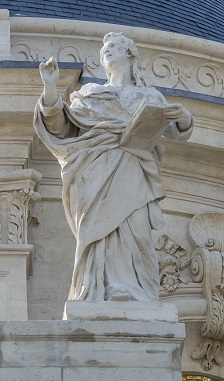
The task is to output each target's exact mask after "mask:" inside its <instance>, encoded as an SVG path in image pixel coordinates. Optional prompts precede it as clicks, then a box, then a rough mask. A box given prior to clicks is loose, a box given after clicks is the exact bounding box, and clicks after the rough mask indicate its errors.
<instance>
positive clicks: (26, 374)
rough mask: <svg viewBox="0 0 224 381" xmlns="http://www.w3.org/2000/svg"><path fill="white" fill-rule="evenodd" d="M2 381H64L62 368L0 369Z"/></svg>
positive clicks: (0, 379) (0, 380)
mask: <svg viewBox="0 0 224 381" xmlns="http://www.w3.org/2000/svg"><path fill="white" fill-rule="evenodd" d="M0 381H62V378H61V369H60V368H47V367H46V368H38V367H32V368H16V367H13V368H10V369H9V368H0Z"/></svg>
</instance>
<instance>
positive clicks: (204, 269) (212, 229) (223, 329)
mask: <svg viewBox="0 0 224 381" xmlns="http://www.w3.org/2000/svg"><path fill="white" fill-rule="evenodd" d="M190 234H191V237H192V239H193V241H194V242H195V244H196V245H198V246H199V247H198V248H197V249H195V250H194V252H193V258H192V263H191V270H192V278H193V281H194V282H196V283H198V282H203V286H204V295H205V298H206V301H207V316H206V321H205V322H204V323H203V324H202V326H201V335H202V336H203V337H205V338H207V339H205V340H203V341H202V342H201V344H200V345H199V346H198V347H197V348H196V349H195V350H194V351H193V353H192V358H194V359H201V358H204V357H205V359H204V360H203V361H202V368H203V369H204V370H210V369H211V368H212V366H213V363H214V362H216V363H217V364H218V365H220V364H221V362H222V361H221V341H222V340H224V250H223V249H224V214H221V213H213V212H210V213H202V214H199V215H196V216H195V217H194V218H193V219H192V221H191V224H190ZM206 364H207V365H206ZM206 367H207V369H205V368H206Z"/></svg>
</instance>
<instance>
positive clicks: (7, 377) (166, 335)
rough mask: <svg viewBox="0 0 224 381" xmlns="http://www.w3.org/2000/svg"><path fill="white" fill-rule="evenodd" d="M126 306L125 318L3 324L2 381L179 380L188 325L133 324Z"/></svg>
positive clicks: (167, 322)
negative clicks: (185, 328)
mask: <svg viewBox="0 0 224 381" xmlns="http://www.w3.org/2000/svg"><path fill="white" fill-rule="evenodd" d="M75 303H77V302H75ZM80 303H81V304H83V303H85V305H84V307H83V310H84V309H85V308H86V305H87V303H86V302H78V304H79V306H81V304H80ZM119 303H121V302H119ZM131 303H132V302H131ZM133 303H135V302H133ZM136 303H137V302H136ZM122 304H123V302H122V303H121V305H120V314H121V310H122ZM124 304H125V305H126V309H125V312H127V315H126V317H125V318H110V319H108V318H107V317H106V316H105V315H104V318H102V317H103V315H101V317H100V318H97V316H95V320H92V318H90V319H88V318H86V319H81V318H77V319H75V320H72V321H69V320H67V321H28V322H4V323H2V324H1V365H0V366H1V368H0V380H1V379H2V380H3V379H4V381H18V380H20V379H21V380H23V381H37V380H38V381H46V380H52V381H88V380H91V381H104V380H106V381H126V380H127V381H145V380H147V381H163V380H166V381H181V354H182V342H183V339H184V336H185V331H184V324H180V323H177V322H176V321H173V322H171V321H161V320H160V321H159V320H156V319H152V320H148V321H146V320H144V319H145V317H144V316H143V319H142V318H140V319H139V320H133V319H131V318H130V314H131V313H132V314H134V312H130V310H129V311H128V304H129V303H128V304H126V302H124ZM140 305H141V303H140V304H139V306H140ZM168 306H169V307H167V306H166V307H163V308H164V309H165V308H168V309H171V305H168ZM81 307H82V306H81ZM81 307H79V311H80V310H81ZM108 307H109V308H110V306H109V302H108ZM93 308H94V307H93ZM83 310H82V315H80V316H83ZM174 311H176V308H175V307H174ZM138 313H140V309H139V312H138ZM90 316H91V315H90ZM127 316H128V317H127ZM175 316H176V312H175ZM135 317H136V318H137V317H139V316H137V315H136V316H135ZM132 318H133V316H132ZM175 319H176V318H175Z"/></svg>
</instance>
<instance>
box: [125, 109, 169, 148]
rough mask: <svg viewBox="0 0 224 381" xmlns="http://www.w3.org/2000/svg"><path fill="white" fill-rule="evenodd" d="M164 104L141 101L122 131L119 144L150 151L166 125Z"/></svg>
mask: <svg viewBox="0 0 224 381" xmlns="http://www.w3.org/2000/svg"><path fill="white" fill-rule="evenodd" d="M166 106H167V105H161V104H149V103H145V102H144V103H142V104H141V105H140V106H139V108H138V109H137V111H136V112H135V113H134V115H133V117H132V119H131V121H130V123H129V125H128V126H127V127H126V129H125V130H124V132H123V133H122V135H121V139H120V146H121V147H127V148H135V149H143V150H147V151H150V152H152V151H153V149H154V148H155V146H156V144H157V143H158V141H159V140H160V138H161V136H162V135H163V133H164V132H165V130H166V129H167V127H168V123H167V121H166V119H165V117H164V115H163V109H164V108H165V107H166Z"/></svg>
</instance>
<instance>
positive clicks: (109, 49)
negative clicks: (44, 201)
mask: <svg viewBox="0 0 224 381" xmlns="http://www.w3.org/2000/svg"><path fill="white" fill-rule="evenodd" d="M100 58H101V64H102V65H103V67H104V68H105V71H106V75H107V78H108V81H107V83H106V84H105V85H99V84H96V83H89V84H87V85H84V86H82V88H81V89H80V90H79V91H75V92H73V93H72V94H71V96H70V99H71V106H70V107H69V106H68V105H67V104H66V103H65V102H63V101H62V99H61V97H60V96H58V95H57V91H56V83H57V81H58V78H59V70H58V66H57V63H56V61H55V59H54V58H53V57H52V58H51V59H49V60H48V61H47V62H46V63H41V64H40V74H41V78H42V81H43V83H44V92H43V94H42V95H41V97H40V99H39V101H38V103H37V106H36V109H35V117H34V127H35V129H36V132H37V134H38V135H39V137H40V139H41V140H42V141H43V142H44V143H45V145H46V146H47V147H48V148H49V150H50V151H51V152H52V153H53V155H54V156H55V157H56V158H57V159H58V161H59V163H60V165H61V174H62V180H63V194H62V199H63V204H64V208H65V214H66V217H67V220H68V223H69V225H70V228H71V230H72V232H73V234H74V235H75V237H76V240H77V246H76V252H75V263H74V273H73V279H72V285H71V291H70V295H69V299H72V300H73V299H74V300H85V301H105V300H108V301H109V300H117V301H118V300H136V301H150V300H152V299H154V300H155V299H158V295H159V272H158V261H157V256H156V253H155V248H154V243H153V239H152V232H151V231H152V229H160V228H162V227H163V224H164V221H163V216H162V213H161V209H160V206H159V201H160V200H161V199H163V198H164V197H165V191H164V188H163V185H162V182H161V176H160V172H159V162H160V161H161V157H162V153H163V146H162V144H161V143H160V142H159V143H158V144H157V145H156V146H155V148H154V150H153V152H152V153H151V152H148V151H146V150H142V149H140V148H136V149H129V148H127V147H126V148H125V147H121V146H120V145H119V139H120V136H121V133H122V131H124V129H125V128H126V127H127V125H128V123H129V122H130V120H131V118H132V116H133V114H134V113H135V111H136V110H137V109H138V107H139V105H140V104H141V103H142V101H145V102H147V103H150V104H161V105H164V109H163V113H164V116H165V118H166V122H167V129H166V131H165V133H164V135H165V136H166V137H167V138H171V139H176V140H181V141H183V140H187V139H188V138H189V137H190V135H191V132H192V128H193V123H192V116H191V113H190V112H189V111H188V110H186V109H185V108H184V106H183V105H181V104H170V105H168V104H167V102H166V100H165V98H164V97H163V95H162V94H161V93H160V92H158V91H157V90H156V89H155V88H153V87H151V86H149V85H148V84H147V83H146V80H145V79H144V76H143V72H142V70H141V58H140V56H139V53H138V50H137V48H136V45H135V43H134V42H133V41H132V40H130V39H128V38H127V37H126V36H125V35H124V34H123V33H108V34H107V35H106V36H105V37H104V40H103V47H102V49H101V51H100Z"/></svg>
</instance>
